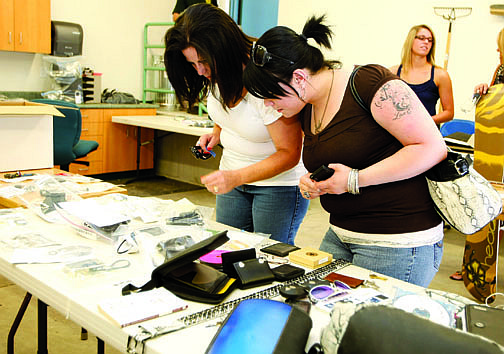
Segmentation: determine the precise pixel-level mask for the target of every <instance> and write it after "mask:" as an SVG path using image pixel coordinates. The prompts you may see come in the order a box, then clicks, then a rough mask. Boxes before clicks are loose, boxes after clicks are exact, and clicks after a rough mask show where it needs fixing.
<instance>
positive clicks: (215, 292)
mask: <svg viewBox="0 0 504 354" xmlns="http://www.w3.org/2000/svg"><path fill="white" fill-rule="evenodd" d="M228 240H229V238H228V237H227V231H223V232H220V233H218V234H215V235H213V236H211V237H209V238H207V239H205V240H203V241H201V242H198V243H196V244H194V245H192V246H191V247H189V248H187V249H185V250H183V251H181V252H179V253H177V254H176V255H174V256H173V257H172V258H170V259H168V260H167V261H166V262H165V263H163V264H162V265H160V266H159V267H157V268H156V269H154V270H153V271H152V275H151V280H150V281H148V282H147V283H145V284H144V285H142V286H141V287H136V286H134V285H132V284H128V285H126V286H125V287H124V288H123V289H122V294H123V295H127V294H129V293H131V292H136V291H146V290H151V289H154V288H157V287H160V286H163V287H164V288H166V289H168V290H170V291H171V292H172V293H174V294H175V295H177V296H179V297H181V298H183V299H187V300H191V301H196V302H202V303H207V304H218V303H219V302H221V301H223V300H224V299H225V298H226V297H227V296H228V295H229V294H230V293H231V291H232V290H233V289H234V288H235V287H236V279H233V278H230V277H228V276H227V275H226V274H224V273H222V272H220V271H218V270H217V269H215V268H212V267H210V266H207V265H205V264H201V263H195V262H194V261H195V260H196V259H198V258H199V257H201V256H203V255H205V254H207V253H209V252H211V251H213V250H214V249H216V248H217V247H219V246H221V245H223V244H224V243H226V242H227V241H228Z"/></svg>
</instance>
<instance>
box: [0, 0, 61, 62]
mask: <svg viewBox="0 0 504 354" xmlns="http://www.w3.org/2000/svg"><path fill="white" fill-rule="evenodd" d="M0 50H8V51H16V52H30V53H46V54H49V53H51V1H50V0H0Z"/></svg>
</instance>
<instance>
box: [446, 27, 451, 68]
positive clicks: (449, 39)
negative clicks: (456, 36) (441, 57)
mask: <svg viewBox="0 0 504 354" xmlns="http://www.w3.org/2000/svg"><path fill="white" fill-rule="evenodd" d="M451 32H452V21H450V25H449V26H448V37H447V38H446V55H445V61H444V69H445V70H446V69H447V68H448V59H449V58H450V42H451Z"/></svg>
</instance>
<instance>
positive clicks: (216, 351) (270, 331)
mask: <svg viewBox="0 0 504 354" xmlns="http://www.w3.org/2000/svg"><path fill="white" fill-rule="evenodd" d="M286 314H287V316H285V315H286ZM272 316H273V317H272ZM272 318H274V320H272ZM311 328H312V319H311V318H310V316H309V315H308V314H307V313H306V312H304V311H302V310H300V309H299V308H297V307H293V306H291V305H288V304H285V303H283V302H280V301H274V300H265V299H247V300H243V301H242V302H240V303H239V304H238V305H237V306H236V307H235V308H234V310H233V311H232V312H231V313H230V314H229V315H228V317H227V318H226V320H225V321H224V323H223V324H222V325H221V326H220V328H219V330H218V331H217V333H216V334H215V336H214V338H213V339H212V342H211V343H210V345H209V346H208V348H207V350H206V352H205V353H206V354H235V353H243V354H252V353H272V354H304V353H305V346H306V342H307V340H308V335H309V334H310V330H311Z"/></svg>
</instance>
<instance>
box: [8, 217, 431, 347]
mask: <svg viewBox="0 0 504 354" xmlns="http://www.w3.org/2000/svg"><path fill="white" fill-rule="evenodd" d="M18 210H19V212H20V213H22V215H23V216H24V217H25V218H26V220H27V221H28V225H29V228H30V229H31V230H37V231H38V232H40V233H42V234H44V235H47V236H50V238H51V239H53V240H56V241H59V242H61V243H63V244H68V245H85V246H91V247H93V249H94V251H95V253H96V255H97V256H99V257H100V259H107V260H108V261H109V262H113V260H115V259H118V258H127V259H128V260H129V261H130V262H131V266H130V267H128V268H124V269H119V270H114V271H112V272H105V273H106V274H100V275H96V276H88V277H86V278H83V279H76V278H73V277H71V276H70V275H68V274H66V273H64V272H63V266H62V264H59V263H54V264H20V265H13V264H11V263H9V261H8V259H9V255H10V252H11V251H9V250H8V249H7V248H6V247H0V273H1V274H2V275H4V276H5V277H7V278H8V279H10V280H11V281H13V282H14V283H16V284H17V285H19V286H20V287H22V288H23V289H25V290H26V291H28V292H30V293H31V294H32V295H34V296H36V297H37V298H39V299H40V300H42V301H43V302H45V303H46V304H48V305H49V306H51V307H53V308H55V309H56V310H58V311H59V312H61V313H62V314H64V315H66V316H67V317H68V318H69V319H71V320H72V321H74V322H76V323H77V324H79V325H80V326H82V327H84V328H86V329H87V330H88V331H90V332H91V333H94V334H95V335H97V336H98V337H99V338H100V339H102V340H104V341H105V342H107V343H109V344H110V345H112V346H114V347H115V348H117V349H118V350H121V351H125V350H126V347H127V339H128V335H134V334H136V333H137V332H138V327H137V325H131V326H128V327H124V328H120V327H119V326H117V325H115V324H114V323H113V322H111V321H110V320H108V319H107V318H106V317H104V316H103V315H102V314H101V313H100V312H99V310H98V306H97V304H98V303H99V301H100V300H103V299H106V298H111V297H114V296H118V297H119V296H120V294H121V289H122V287H123V285H125V284H127V283H129V282H130V281H131V280H132V279H137V278H140V277H144V278H145V277H146V280H148V278H149V277H150V272H151V270H150V269H151V268H150V267H149V266H147V265H146V263H145V259H144V258H143V257H142V256H141V255H140V254H134V255H121V256H118V255H117V254H116V253H115V249H114V247H112V246H111V245H109V244H107V243H104V242H102V241H93V240H89V239H86V238H83V237H81V236H79V235H78V234H77V233H76V232H75V231H74V230H73V229H71V228H70V226H68V225H58V224H50V223H47V222H45V221H43V220H42V219H40V218H38V217H37V216H35V215H34V214H32V213H31V211H30V210H26V209H18ZM6 227H8V226H6V225H5V224H3V225H2V224H0V235H1V233H2V232H5V231H6V229H5V228H6ZM209 227H211V228H213V229H216V230H219V229H221V230H222V229H226V228H225V227H224V225H220V224H217V223H210V224H209ZM0 237H1V236H0ZM147 269H148V270H147ZM340 273H342V274H345V275H351V276H354V277H358V278H361V279H369V274H370V272H369V271H367V270H365V269H363V268H359V267H356V266H352V265H350V266H347V267H345V268H343V269H341V271H340ZM375 281H376V282H380V283H379V285H380V290H381V291H383V293H385V294H388V295H389V296H393V294H394V292H395V287H396V286H400V287H401V288H402V289H405V290H409V291H418V290H421V289H422V288H420V287H417V286H414V285H411V284H407V283H404V282H401V281H398V280H395V279H387V280H386V281H385V280H375ZM270 286H271V285H268V286H264V287H262V288H253V289H249V290H247V291H241V290H235V291H233V293H232V294H231V295H230V296H229V297H228V298H227V299H226V300H225V302H227V301H229V300H232V299H235V298H240V297H243V296H244V295H246V294H249V293H253V292H257V291H258V290H261V289H264V288H267V287H270ZM275 299H277V298H275ZM278 300H281V298H280V297H278ZM188 303H189V307H188V309H186V310H184V311H181V312H178V313H174V314H171V315H167V316H162V317H160V318H157V319H153V320H150V321H146V322H142V323H141V324H156V325H169V324H171V323H173V322H175V321H176V320H177V319H178V318H180V317H183V316H187V315H190V314H192V313H196V312H199V311H201V310H204V309H206V308H209V307H211V305H205V304H201V303H195V302H190V301H188ZM310 315H311V316H312V319H313V329H312V331H311V333H310V337H309V340H308V344H307V348H309V347H310V346H311V345H312V344H313V343H315V342H319V341H320V331H321V330H322V328H323V327H325V325H326V324H327V323H328V321H329V315H328V313H327V312H324V311H322V310H320V309H318V308H316V307H314V306H312V310H311V313H310ZM215 322H216V321H212V322H206V323H201V324H199V325H195V326H192V327H188V328H185V329H183V330H179V331H177V332H174V333H170V334H165V335H162V336H160V337H157V338H154V339H151V340H148V341H147V342H146V350H145V353H146V354H150V353H166V352H167V350H168V348H169V349H170V352H171V351H172V350H173V352H184V353H203V352H204V351H205V349H206V348H207V346H208V344H209V343H210V341H211V339H212V338H213V336H214V335H215V333H216V331H217V330H218V328H219V327H218V326H208V324H211V323H215ZM179 349H180V350H179Z"/></svg>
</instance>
